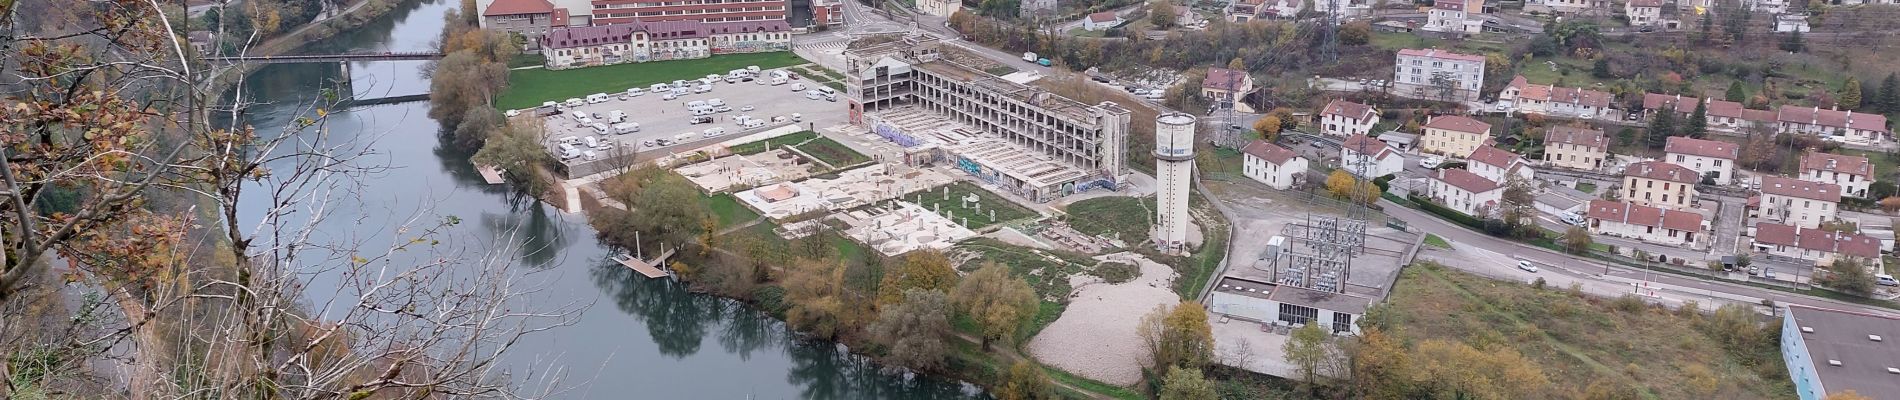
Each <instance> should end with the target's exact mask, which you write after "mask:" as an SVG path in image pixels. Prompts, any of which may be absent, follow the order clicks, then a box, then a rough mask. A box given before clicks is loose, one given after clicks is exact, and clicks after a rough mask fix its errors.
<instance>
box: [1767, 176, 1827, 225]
mask: <svg viewBox="0 0 1900 400" xmlns="http://www.w3.org/2000/svg"><path fill="white" fill-rule="evenodd" d="M1758 201H1759V202H1758V203H1756V204H1752V206H1754V208H1755V212H1756V214H1755V217H1756V218H1760V219H1762V220H1766V221H1772V222H1776V223H1781V224H1786V225H1793V226H1797V227H1802V228H1819V227H1820V226H1821V223H1822V222H1828V221H1833V220H1834V219H1835V218H1836V215H1838V214H1839V213H1840V211H1841V210H1840V203H1841V187H1840V185H1835V184H1832V183H1820V182H1809V181H1804V180H1799V179H1794V178H1787V177H1780V176H1763V177H1761V197H1760V200H1758Z"/></svg>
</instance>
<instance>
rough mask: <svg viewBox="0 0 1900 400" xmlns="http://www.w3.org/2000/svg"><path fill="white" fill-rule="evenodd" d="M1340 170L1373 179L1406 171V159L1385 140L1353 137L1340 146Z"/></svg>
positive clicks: (1364, 136)
mask: <svg viewBox="0 0 1900 400" xmlns="http://www.w3.org/2000/svg"><path fill="white" fill-rule="evenodd" d="M1339 168H1340V169H1344V170H1346V172H1350V173H1352V174H1353V175H1357V176H1359V177H1360V178H1365V179H1373V178H1378V177H1381V176H1386V175H1391V174H1396V173H1399V171H1400V170H1403V169H1405V157H1404V156H1401V155H1399V152H1398V150H1393V149H1392V146H1390V145H1387V144H1386V143H1385V141H1383V140H1379V139H1374V138H1372V137H1371V136H1366V135H1352V136H1351V137H1347V138H1346V142H1345V143H1343V144H1341V145H1340V146H1339Z"/></svg>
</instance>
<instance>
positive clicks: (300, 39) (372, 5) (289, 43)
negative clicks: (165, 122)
mask: <svg viewBox="0 0 1900 400" xmlns="http://www.w3.org/2000/svg"><path fill="white" fill-rule="evenodd" d="M421 3H422V0H361V1H358V2H356V3H354V4H351V5H350V6H349V8H346V9H344V10H343V11H341V12H338V13H336V14H335V15H327V14H326V15H319V16H318V17H317V19H315V20H312V21H311V22H309V23H305V24H303V25H300V26H298V27H297V28H296V29H295V30H292V31H290V32H288V33H285V34H282V35H278V36H276V37H272V38H269V39H264V41H262V42H259V43H257V44H256V45H254V46H251V47H250V48H248V49H245V50H244V54H246V55H251V56H276V55H284V54H289V53H291V52H295V51H297V50H299V49H302V48H304V47H305V46H309V45H313V44H317V43H319V42H322V41H324V40H327V39H330V38H334V37H336V36H337V34H339V33H343V32H348V31H350V30H353V29H357V28H361V27H363V26H364V25H367V24H369V23H370V22H373V21H376V20H378V19H380V18H383V17H385V16H388V15H389V14H390V13H391V12H394V11H396V10H397V9H399V8H400V6H411V8H412V9H413V8H414V6H419V5H421ZM265 65H266V64H256V63H247V64H238V65H233V66H229V67H223V68H222V69H218V70H214V72H213V73H212V77H213V78H214V79H213V80H212V81H210V82H207V83H206V84H205V85H206V92H205V93H207V95H206V97H207V98H208V100H207V101H208V102H209V103H210V104H222V102H223V101H224V100H225V96H229V95H230V94H231V90H230V89H231V88H233V87H234V85H237V84H238V83H239V82H242V81H243V79H244V78H245V77H249V76H250V75H251V74H252V73H254V72H257V70H258V68H262V67H264V66H265ZM344 78H345V79H347V78H348V77H344Z"/></svg>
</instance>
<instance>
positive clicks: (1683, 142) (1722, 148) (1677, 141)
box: [1663, 136, 1741, 185]
mask: <svg viewBox="0 0 1900 400" xmlns="http://www.w3.org/2000/svg"><path fill="white" fill-rule="evenodd" d="M1740 147H1741V146H1737V145H1736V144H1734V143H1729V142H1723V141H1717V140H1703V139H1696V138H1691V137H1683V136H1675V137H1670V138H1669V139H1667V140H1665V141H1664V142H1663V160H1664V161H1668V162H1669V163H1670V164H1676V165H1681V166H1684V167H1688V168H1689V169H1693V170H1695V172H1696V174H1698V175H1699V176H1706V177H1711V178H1712V179H1714V181H1715V184H1717V185H1727V184H1729V183H1732V182H1733V181H1734V180H1735V160H1736V159H1737V158H1738V157H1739V156H1740V153H1739V148H1740ZM1698 179H1699V178H1698ZM1698 182H1699V181H1698Z"/></svg>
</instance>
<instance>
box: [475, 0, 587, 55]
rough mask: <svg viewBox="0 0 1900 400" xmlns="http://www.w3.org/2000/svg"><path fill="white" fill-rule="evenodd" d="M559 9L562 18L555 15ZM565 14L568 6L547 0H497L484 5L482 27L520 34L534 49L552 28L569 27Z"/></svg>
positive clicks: (529, 46)
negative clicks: (561, 5) (559, 6)
mask: <svg viewBox="0 0 1900 400" xmlns="http://www.w3.org/2000/svg"><path fill="white" fill-rule="evenodd" d="M556 10H559V14H560V16H561V17H562V18H556V15H555V14H556ZM566 15H567V9H565V8H559V9H557V8H555V7H554V3H549V2H548V0H495V1H494V2H493V3H488V6H487V7H485V8H482V28H484V29H494V30H499V31H503V32H509V33H518V34H521V36H524V37H527V38H528V44H527V46H528V48H530V49H532V48H536V47H538V46H539V45H540V43H541V37H542V36H545V35H547V34H548V31H549V30H551V29H553V28H555V27H566V26H567V19H566V18H565V16H566Z"/></svg>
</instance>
